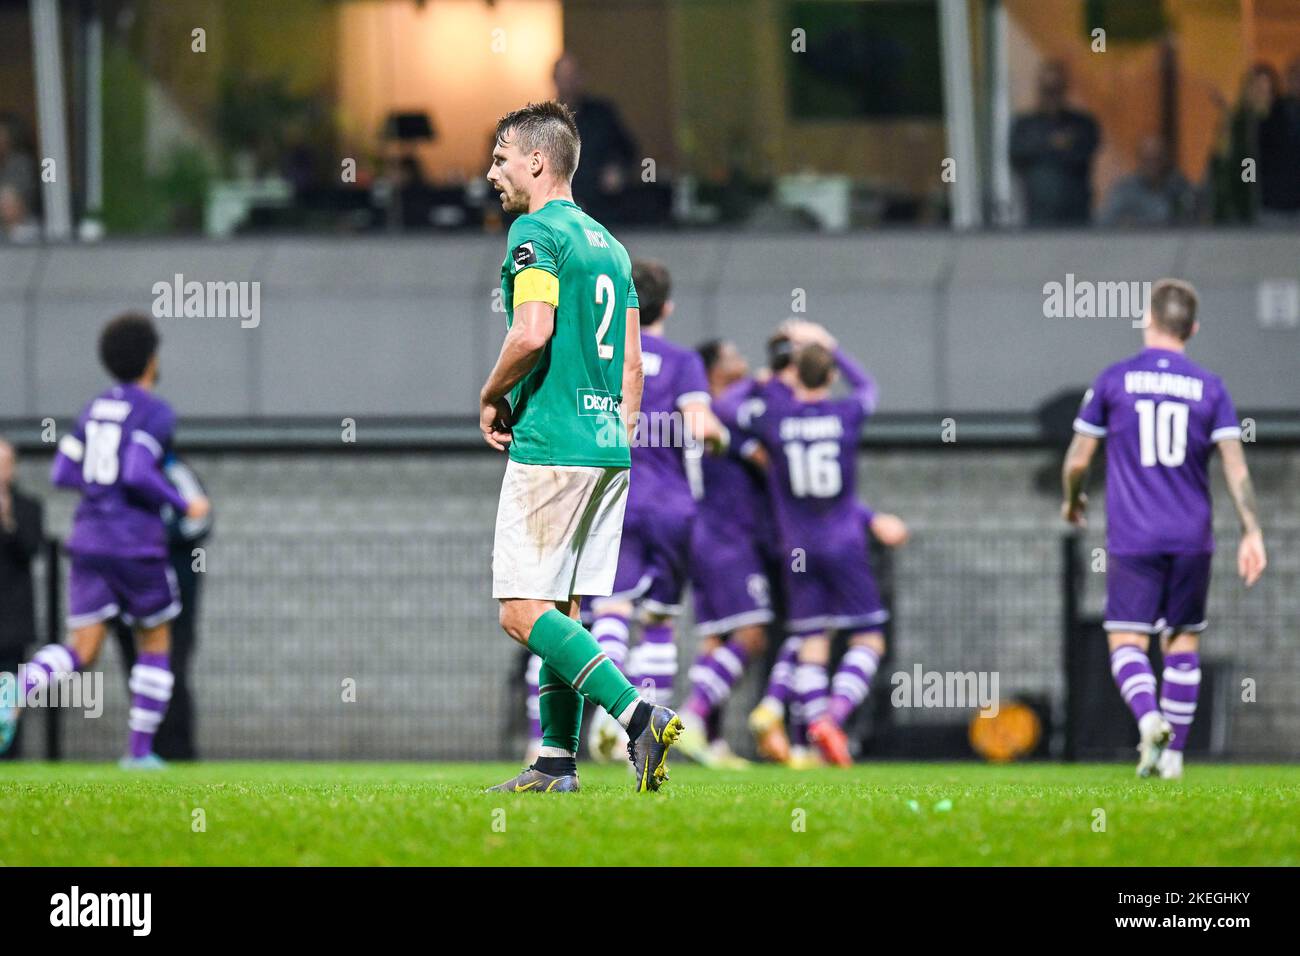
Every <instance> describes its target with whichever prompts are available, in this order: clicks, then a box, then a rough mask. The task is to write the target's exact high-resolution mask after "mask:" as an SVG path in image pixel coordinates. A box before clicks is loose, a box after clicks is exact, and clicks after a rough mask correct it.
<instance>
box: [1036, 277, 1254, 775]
mask: <svg viewBox="0 0 1300 956" xmlns="http://www.w3.org/2000/svg"><path fill="white" fill-rule="evenodd" d="M1196 306H1197V296H1196V291H1195V289H1193V288H1192V287H1191V285H1189V284H1187V283H1185V282H1180V281H1178V280H1175V279H1162V280H1161V281H1159V282H1157V283H1156V284H1155V286H1154V287H1153V288H1152V290H1151V304H1150V306H1149V307H1148V309H1147V316H1146V320H1147V321H1146V327H1145V331H1144V332H1143V341H1144V344H1145V348H1143V350H1142V351H1141V352H1139V353H1138V354H1137V355H1134V356H1133V357H1132V358H1128V359H1125V360H1124V361H1122V362H1117V363H1116V364H1114V365H1112V366H1110V367H1109V368H1107V369H1106V370H1105V371H1103V372H1102V373H1101V374H1100V375H1099V376H1097V381H1096V383H1095V384H1094V385H1093V387H1092V388H1091V389H1090V390H1089V391H1088V393H1087V395H1085V396H1084V399H1083V407H1082V408H1081V409H1080V410H1079V416H1078V418H1076V419H1075V421H1074V430H1075V432H1076V435H1075V437H1074V441H1073V442H1072V443H1071V445H1070V449H1069V451H1068V452H1067V453H1066V456H1065V463H1064V466H1063V468H1062V480H1063V483H1064V490H1065V503H1064V504H1063V505H1062V514H1063V516H1064V517H1065V519H1066V520H1067V521H1068V522H1070V523H1071V524H1074V525H1083V524H1084V509H1085V508H1086V506H1087V496H1086V495H1084V493H1083V482H1084V478H1085V476H1086V474H1087V470H1088V465H1089V463H1090V462H1091V461H1092V456H1093V454H1094V453H1095V452H1096V450H1097V446H1098V443H1099V442H1100V441H1101V439H1103V438H1104V439H1106V519H1107V520H1106V550H1107V554H1108V558H1109V560H1108V563H1107V571H1106V617H1105V628H1106V631H1107V632H1108V637H1109V643H1110V663H1111V673H1112V674H1113V675H1114V678H1115V683H1116V685H1117V686H1118V687H1119V691H1120V694H1121V695H1122V696H1123V698H1124V702H1125V703H1126V704H1127V705H1128V707H1129V709H1130V710H1131V711H1132V712H1133V717H1134V719H1135V720H1136V721H1137V725H1138V734H1139V737H1140V743H1139V744H1138V753H1139V758H1138V766H1137V773H1138V776H1140V777H1149V776H1151V775H1152V774H1154V773H1158V774H1159V775H1160V776H1161V777H1162V778H1165V779H1177V778H1179V777H1181V776H1182V773H1183V748H1184V746H1185V745H1186V743H1187V735H1188V733H1189V732H1190V731H1191V727H1192V720H1193V717H1194V716H1195V714H1196V698H1197V691H1198V689H1199V687H1200V681H1201V669H1200V657H1199V644H1200V634H1201V632H1202V631H1204V630H1205V627H1206V615H1205V603H1206V595H1207V593H1208V591H1209V586H1210V562H1211V559H1212V558H1213V553H1214V535H1213V532H1212V510H1211V503H1210V476H1209V461H1210V456H1211V455H1212V454H1213V453H1214V449H1215V448H1216V447H1217V448H1218V449H1219V452H1220V454H1221V455H1222V458H1223V470H1224V475H1225V477H1226V478H1227V484H1228V491H1229V493H1230V494H1231V495H1232V500H1233V503H1234V504H1235V505H1236V508H1237V514H1238V516H1239V517H1240V519H1241V528H1242V534H1241V544H1240V546H1239V547H1238V550H1237V570H1238V572H1239V573H1240V574H1241V577H1242V579H1243V580H1244V581H1245V583H1246V586H1247V587H1250V586H1252V585H1253V584H1254V583H1255V582H1256V581H1258V580H1259V577H1260V575H1261V574H1262V573H1263V572H1264V567H1265V565H1266V563H1267V561H1266V557H1265V554H1264V536H1263V533H1262V532H1261V531H1260V526H1259V519H1258V517H1257V515H1256V507H1255V492H1254V489H1253V487H1252V485H1251V481H1250V472H1249V471H1248V470H1247V468H1246V457H1245V452H1244V451H1243V449H1242V445H1241V426H1240V423H1239V422H1238V421H1237V412H1236V409H1235V408H1234V407H1233V404H1232V398H1231V397H1230V396H1229V395H1228V390H1227V389H1226V388H1225V387H1224V384H1223V382H1222V380H1221V379H1220V378H1219V377H1218V376H1217V375H1214V374H1213V373H1212V372H1209V371H1207V370H1206V369H1203V368H1201V367H1200V366H1199V365H1197V364H1196V363H1195V362H1193V361H1191V360H1190V359H1189V358H1187V356H1186V355H1185V354H1184V351H1185V348H1186V344H1187V341H1188V339H1190V338H1191V337H1192V336H1193V335H1195V334H1196V330H1197V329H1198V328H1199V323H1198V322H1197V321H1196ZM1152 634H1159V635H1161V648H1162V650H1163V652H1164V662H1165V668H1164V674H1163V684H1164V686H1163V688H1162V689H1161V694H1160V699H1159V702H1158V703H1157V700H1156V678H1155V674H1154V673H1153V672H1152V669H1151V661H1150V660H1149V659H1148V657H1147V647H1148V641H1149V639H1150V635H1152Z"/></svg>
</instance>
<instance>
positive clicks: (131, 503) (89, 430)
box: [59, 385, 176, 558]
mask: <svg viewBox="0 0 1300 956" xmlns="http://www.w3.org/2000/svg"><path fill="white" fill-rule="evenodd" d="M175 429H176V414H175V413H174V412H173V411H172V409H171V406H170V405H168V404H167V402H165V401H163V400H162V399H161V398H159V397H158V396H157V395H155V394H153V393H152V392H150V391H147V390H145V389H142V388H139V387H137V386H135V385H114V386H113V387H112V388H110V389H108V391H106V392H103V393H102V394H100V395H99V396H98V397H96V398H95V399H93V400H92V401H91V402H90V404H89V405H87V406H86V408H85V410H84V411H82V413H81V415H80V417H79V418H78V419H77V426H76V428H75V429H74V430H73V431H72V432H71V433H69V434H68V435H65V436H64V437H63V439H62V440H61V442H60V444H59V449H60V451H61V452H64V453H65V454H67V456H68V457H69V458H70V459H72V460H73V461H76V462H79V463H80V464H79V467H80V468H81V473H82V482H83V490H82V495H81V502H80V504H78V505H77V511H76V514H75V515H74V517H73V519H72V533H71V534H70V535H69V537H68V542H67V548H68V551H69V552H71V553H72V554H78V555H80V554H94V555H107V556H112V557H121V558H163V557H166V556H167V528H166V525H165V524H164V522H163V518H162V513H161V510H160V508H159V506H158V505H157V504H154V503H151V502H149V501H146V500H145V499H144V498H142V497H140V496H139V495H136V494H133V493H132V492H131V490H130V489H129V488H128V487H127V486H126V484H125V482H123V480H122V472H123V467H124V462H125V461H126V458H127V455H128V448H129V446H131V445H133V444H136V445H143V446H144V447H145V448H146V449H147V450H148V451H149V453H150V454H151V455H152V456H153V458H154V459H155V461H158V462H161V461H162V460H163V459H164V458H165V457H166V456H167V453H168V451H169V450H170V448H171V442H172V435H173V432H174V431H175Z"/></svg>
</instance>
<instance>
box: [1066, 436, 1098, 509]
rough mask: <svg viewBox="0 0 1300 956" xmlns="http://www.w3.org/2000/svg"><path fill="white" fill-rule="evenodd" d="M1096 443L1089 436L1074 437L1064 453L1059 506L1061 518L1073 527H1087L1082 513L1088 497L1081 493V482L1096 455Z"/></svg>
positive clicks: (1086, 506) (1095, 440)
mask: <svg viewBox="0 0 1300 956" xmlns="http://www.w3.org/2000/svg"><path fill="white" fill-rule="evenodd" d="M1097 445H1098V441H1097V439H1096V438H1093V437H1092V436H1091V435H1075V436H1074V439H1073V441H1071V442H1070V447H1069V449H1068V450H1067V451H1066V452H1065V463H1064V464H1063V465H1062V466H1061V485H1062V489H1063V490H1064V492H1065V501H1064V503H1063V504H1062V505H1061V517H1063V518H1064V519H1065V520H1066V521H1068V522H1069V523H1070V524H1072V525H1074V526H1075V527H1078V528H1082V527H1085V526H1086V525H1087V523H1088V522H1087V519H1085V518H1084V511H1086V510H1087V508H1088V496H1087V495H1086V494H1084V493H1083V480H1084V479H1085V478H1086V477H1087V476H1088V466H1089V465H1091V464H1092V458H1093V456H1094V455H1095V454H1097Z"/></svg>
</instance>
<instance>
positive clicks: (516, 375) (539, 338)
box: [478, 302, 555, 451]
mask: <svg viewBox="0 0 1300 956" xmlns="http://www.w3.org/2000/svg"><path fill="white" fill-rule="evenodd" d="M554 331H555V307H554V306H553V305H551V304H550V303H548V302H524V303H521V304H520V305H519V307H518V308H517V309H515V320H514V323H513V324H512V325H511V326H510V330H509V331H508V332H506V338H505V341H504V342H502V343H501V353H500V354H499V355H498V356H497V362H496V365H495V366H494V367H493V369H492V372H491V373H490V374H489V375H488V377H487V381H486V382H485V383H484V384H483V388H482V390H481V391H480V392H479V419H478V425H479V430H480V431H481V432H482V433H483V440H484V441H486V442H487V443H488V444H489V445H491V446H492V447H493V448H495V449H496V450H497V451H505V448H506V445H508V444H510V403H509V402H508V401H506V395H508V394H509V393H510V390H511V389H512V388H514V387H515V385H517V384H518V383H519V382H520V381H521V380H522V379H523V377H524V376H525V375H527V374H528V373H529V372H531V371H532V370H533V367H534V366H535V365H536V364H537V362H538V360H539V359H540V358H541V357H542V352H543V351H544V350H545V349H546V343H547V342H549V341H550V339H551V335H552V333H554Z"/></svg>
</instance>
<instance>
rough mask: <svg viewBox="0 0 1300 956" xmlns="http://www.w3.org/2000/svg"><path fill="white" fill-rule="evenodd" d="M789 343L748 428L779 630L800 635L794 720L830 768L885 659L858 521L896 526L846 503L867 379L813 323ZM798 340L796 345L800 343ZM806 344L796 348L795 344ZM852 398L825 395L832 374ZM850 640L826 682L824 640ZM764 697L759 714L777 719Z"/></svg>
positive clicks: (893, 539) (895, 535) (839, 760)
mask: <svg viewBox="0 0 1300 956" xmlns="http://www.w3.org/2000/svg"><path fill="white" fill-rule="evenodd" d="M791 338H792V339H793V340H794V341H795V342H796V343H797V344H798V350H797V352H796V354H795V358H794V363H793V366H792V370H788V371H786V372H785V373H783V375H784V376H785V377H786V379H787V380H788V381H789V382H790V387H789V388H780V387H778V388H771V389H768V390H767V391H766V392H765V394H764V396H763V401H764V406H763V408H762V409H761V410H759V411H758V412H757V413H756V414H754V415H753V416H752V417H751V419H750V421H749V424H748V428H747V431H748V432H749V433H750V434H751V435H752V436H753V437H754V438H756V439H757V440H758V441H759V443H760V444H761V445H762V447H763V449H764V452H765V453H766V458H767V461H768V489H769V493H770V496H771V501H772V509H773V512H774V514H775V516H776V524H777V533H778V538H779V541H780V546H781V554H782V563H783V567H784V568H785V573H784V579H785V580H784V583H785V593H786V614H787V620H786V630H787V631H788V632H789V633H790V634H791V635H792V636H794V637H796V638H799V639H800V642H799V645H798V648H797V652H796V654H797V660H796V662H795V664H794V696H793V700H792V704H793V708H794V710H795V713H794V715H793V716H794V717H795V719H796V721H802V722H804V723H806V726H807V733H808V739H809V740H810V741H811V742H812V743H813V744H815V745H816V746H817V748H818V749H819V750H820V751H821V752H822V755H823V756H824V757H825V758H826V759H827V760H829V761H831V762H832V763H835V764H837V765H840V766H845V765H847V764H849V763H851V762H852V759H851V757H850V755H849V749H848V740H847V737H846V736H845V734H844V731H843V724H844V722H845V721H846V720H847V719H848V717H849V716H850V714H852V713H853V711H854V710H855V709H856V708H857V707H858V705H860V704H861V703H862V701H863V700H865V699H866V697H867V694H868V692H869V690H870V686H871V680H872V678H873V677H874V676H875V672H876V669H877V667H878V666H879V663H880V658H881V656H882V655H883V654H884V650H885V641H884V635H883V633H882V632H881V630H880V628H881V626H882V625H883V624H884V623H885V622H886V621H887V620H888V619H889V612H888V611H887V610H886V609H885V607H884V605H883V604H882V603H881V600H880V595H879V592H878V591H877V588H876V584H875V580H874V579H873V577H872V575H871V569H870V567H869V565H868V562H867V544H868V539H867V533H868V524H870V525H871V526H872V527H874V526H875V525H876V524H877V523H878V524H879V525H880V534H881V537H882V539H883V540H885V541H886V543H888V544H901V543H902V541H903V540H904V539H905V537H906V528H905V527H904V526H903V524H902V522H901V521H899V520H898V519H897V518H895V517H893V516H892V515H874V514H871V513H869V512H864V510H863V506H862V505H861V504H860V503H859V502H858V500H857V498H856V497H855V495H854V487H855V483H856V474H857V447H858V440H859V436H860V435H861V431H862V424H863V422H864V421H865V420H866V418H867V417H868V416H869V415H870V414H871V413H872V412H873V411H874V410H875V406H876V386H875V381H874V380H873V379H872V378H871V376H870V375H868V374H867V373H866V371H864V370H863V369H862V368H861V366H859V365H858V364H857V363H856V362H855V361H853V359H851V358H850V357H849V356H848V355H846V354H845V353H844V352H842V351H841V350H840V349H839V348H838V347H837V346H836V344H835V341H834V339H833V338H831V336H830V335H829V334H828V333H827V332H826V331H825V329H822V328H821V327H820V326H818V325H814V324H812V323H799V324H797V325H795V326H793V327H792V328H791ZM801 340H802V341H801ZM803 343H806V344H803ZM837 369H838V370H839V371H840V372H841V373H842V374H843V375H844V378H845V379H846V381H847V383H848V385H849V387H850V389H851V394H850V395H849V396H848V397H847V398H832V397H831V395H830V389H831V385H832V384H833V382H834V378H835V373H836V370H837ZM833 631H844V632H847V633H848V634H849V642H848V650H847V651H846V653H845V654H844V657H843V658H842V660H841V662H840V665H839V667H838V669H837V671H836V673H835V675H834V678H833V679H831V678H829V677H828V673H827V671H828V664H829V661H830V633H831V632H833ZM771 696H772V695H770V694H769V695H767V696H765V698H764V700H763V701H762V702H761V703H760V705H759V708H760V709H765V710H776V709H777V708H778V706H779V701H774V700H772V699H770V698H771Z"/></svg>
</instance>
